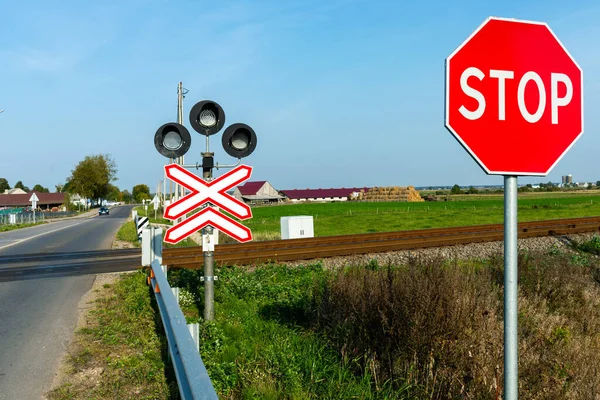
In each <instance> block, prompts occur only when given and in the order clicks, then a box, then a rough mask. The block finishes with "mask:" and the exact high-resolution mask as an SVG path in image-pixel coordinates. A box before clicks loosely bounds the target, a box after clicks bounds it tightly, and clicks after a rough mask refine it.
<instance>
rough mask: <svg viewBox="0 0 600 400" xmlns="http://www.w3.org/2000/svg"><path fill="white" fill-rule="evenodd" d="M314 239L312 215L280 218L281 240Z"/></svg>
mask: <svg viewBox="0 0 600 400" xmlns="http://www.w3.org/2000/svg"><path fill="white" fill-rule="evenodd" d="M311 237H315V229H314V225H313V217H312V215H299V216H295V217H281V238H282V239H299V238H311Z"/></svg>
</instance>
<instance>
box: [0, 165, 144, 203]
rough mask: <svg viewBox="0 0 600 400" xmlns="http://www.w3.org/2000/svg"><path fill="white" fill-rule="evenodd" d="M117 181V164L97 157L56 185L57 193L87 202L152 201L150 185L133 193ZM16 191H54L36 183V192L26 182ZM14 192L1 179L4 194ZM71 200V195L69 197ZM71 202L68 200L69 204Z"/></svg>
mask: <svg viewBox="0 0 600 400" xmlns="http://www.w3.org/2000/svg"><path fill="white" fill-rule="evenodd" d="M116 180H117V164H116V162H115V160H114V159H113V158H112V156H111V155H109V154H96V155H89V156H86V157H85V158H84V159H83V160H81V161H80V162H79V163H78V164H77V165H76V166H75V168H73V170H72V171H71V175H70V176H69V177H67V178H66V180H65V182H64V183H58V184H56V185H55V189H56V192H57V193H65V194H67V195H74V194H77V195H79V196H81V197H84V198H87V199H93V200H96V201H97V202H100V201H101V200H108V201H115V202H124V203H131V202H137V203H141V202H142V200H149V199H151V196H150V188H149V187H148V185H144V184H139V185H135V186H134V187H133V189H132V191H131V192H130V191H128V190H127V189H125V190H121V189H119V187H118V186H116V185H114V182H115V181H116ZM14 188H19V189H21V190H23V191H25V192H29V191H30V190H35V191H37V192H40V193H49V192H50V190H49V189H48V188H46V187H44V186H42V185H40V184H36V185H35V186H33V188H32V189H30V188H29V187H27V186H25V185H24V184H23V182H22V181H18V182H17V183H15V185H14ZM9 189H12V188H11V186H10V184H9V182H8V180H7V179H6V178H0V194H2V193H4V192H5V191H6V190H9ZM68 197H69V198H70V196H68ZM69 202H70V200H69V199H67V204H68V203H69Z"/></svg>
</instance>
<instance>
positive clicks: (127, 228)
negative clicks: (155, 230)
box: [117, 221, 196, 248]
mask: <svg viewBox="0 0 600 400" xmlns="http://www.w3.org/2000/svg"><path fill="white" fill-rule="evenodd" d="M166 233H167V232H166V229H163V238H164V236H165V235H166ZM117 239H118V240H123V241H125V242H129V243H132V244H133V245H134V246H135V247H140V246H141V242H140V241H139V240H138V237H137V230H136V227H135V222H134V221H129V222H126V223H124V224H123V225H122V226H121V228H119V230H118V231H117ZM163 246H164V247H169V248H170V247H189V246H196V242H194V241H193V240H192V239H190V238H186V239H184V240H182V241H181V242H179V243H177V244H171V243H166V242H163Z"/></svg>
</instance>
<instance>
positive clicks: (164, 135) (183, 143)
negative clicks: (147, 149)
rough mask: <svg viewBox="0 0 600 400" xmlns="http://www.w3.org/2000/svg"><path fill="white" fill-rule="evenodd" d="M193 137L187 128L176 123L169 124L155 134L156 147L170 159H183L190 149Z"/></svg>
mask: <svg viewBox="0 0 600 400" xmlns="http://www.w3.org/2000/svg"><path fill="white" fill-rule="evenodd" d="M191 144H192V137H191V136H190V132H189V131H188V130H187V128H186V127H185V126H183V125H181V124H178V123H176V122H168V123H166V124H164V125H163V126H161V127H160V128H158V130H157V131H156V133H155V134H154V147H156V150H158V152H159V153H160V154H162V155H163V156H165V157H168V158H177V157H181V156H182V155H184V154H185V153H187V151H188V150H189V149H190V146H191Z"/></svg>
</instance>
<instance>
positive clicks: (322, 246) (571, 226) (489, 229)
mask: <svg viewBox="0 0 600 400" xmlns="http://www.w3.org/2000/svg"><path fill="white" fill-rule="evenodd" d="M597 231H600V217H586V218H569V219H560V220H548V221H531V222H523V223H520V224H519V228H518V235H519V238H532V237H541V236H556V235H569V234H576V233H585V232H597ZM503 238H504V237H503V225H502V224H493V225H479V226H468V227H455V228H434V229H422V230H414V231H401V232H384V233H371V234H358V235H343V236H329V237H319V238H310V239H290V240H273V241H268V242H254V243H247V244H228V245H217V246H215V253H214V255H215V262H217V263H219V264H240V265H244V264H252V263H260V262H270V261H273V262H276V261H295V260H308V259H319V258H326V257H335V256H346V255H356V254H368V253H377V252H386V251H398V250H412V249H419V248H427V247H442V246H451V245H457V244H469V243H481V242H491V241H502V240H503ZM163 263H164V264H165V265H169V266H171V267H183V268H201V267H202V264H203V255H202V249H201V248H200V247H187V248H171V249H164V250H163Z"/></svg>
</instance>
